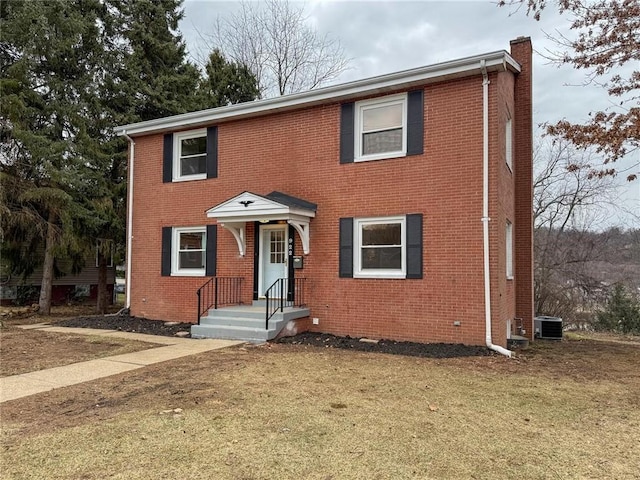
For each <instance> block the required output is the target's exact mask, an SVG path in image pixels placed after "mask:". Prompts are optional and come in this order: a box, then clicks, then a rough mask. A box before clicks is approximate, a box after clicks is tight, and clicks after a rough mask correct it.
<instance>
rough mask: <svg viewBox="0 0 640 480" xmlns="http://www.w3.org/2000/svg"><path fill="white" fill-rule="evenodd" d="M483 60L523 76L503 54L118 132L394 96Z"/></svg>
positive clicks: (460, 73)
mask: <svg viewBox="0 0 640 480" xmlns="http://www.w3.org/2000/svg"><path fill="white" fill-rule="evenodd" d="M480 60H483V61H484V62H485V66H484V68H485V69H488V70H489V71H492V72H494V71H496V72H497V71H504V70H505V69H506V70H510V71H513V72H520V70H521V68H520V64H519V63H518V62H517V61H516V60H514V59H513V57H511V55H509V53H507V52H506V51H504V50H500V51H497V52H491V53H486V54H483V55H475V56H473V57H467V58H462V59H458V60H452V61H448V62H443V63H439V64H435V65H428V66H424V67H418V68H413V69H410V70H404V71H401V72H395V73H389V74H385V75H379V76H376V77H372V78H365V79H362V80H356V81H353V82H347V83H343V84H339V85H332V86H329V87H323V88H317V89H314V90H310V91H307V92H301V93H293V94H290V95H283V96H280V97H274V98H267V99H264V100H257V101H253V102H245V103H239V104H236V105H229V106H226V107H218V108H212V109H209V110H201V111H197V112H189V113H183V114H181V115H174V116H172V117H165V118H158V119H155V120H148V121H146V122H138V123H132V124H129V125H123V126H120V127H116V128H115V129H114V130H115V132H116V133H117V134H119V135H122V136H126V135H127V134H128V135H132V136H134V137H135V136H137V135H147V134H150V133H160V132H168V131H172V130H176V129H185V128H198V127H202V126H204V125H210V124H214V123H221V122H224V121H230V120H237V119H240V118H249V117H256V116H260V115H268V114H271V113H275V112H282V111H287V110H293V109H296V108H305V107H310V106H313V105H319V104H323V103H329V102H343V101H346V100H350V99H355V98H358V97H361V96H363V95H368V94H376V93H385V92H391V91H394V90H399V89H406V88H411V87H413V86H418V85H425V84H428V83H433V82H440V81H443V80H447V79H451V78H461V77H465V76H469V75H477V74H479V73H480V69H479V68H478V62H479V61H480Z"/></svg>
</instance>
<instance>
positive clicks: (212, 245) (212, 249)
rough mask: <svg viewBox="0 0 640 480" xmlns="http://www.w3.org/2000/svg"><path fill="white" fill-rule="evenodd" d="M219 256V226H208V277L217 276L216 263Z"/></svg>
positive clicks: (206, 273)
mask: <svg viewBox="0 0 640 480" xmlns="http://www.w3.org/2000/svg"><path fill="white" fill-rule="evenodd" d="M217 255H218V226H217V225H207V263H206V272H205V275H206V276H207V277H215V276H216V261H217Z"/></svg>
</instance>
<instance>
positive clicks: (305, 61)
mask: <svg viewBox="0 0 640 480" xmlns="http://www.w3.org/2000/svg"><path fill="white" fill-rule="evenodd" d="M307 20H308V17H307V15H306V14H305V11H304V8H303V7H299V6H294V5H292V4H291V3H289V2H288V1H278V0H266V1H265V2H264V3H250V2H245V1H243V2H242V3H241V5H240V8H239V9H238V10H237V11H236V12H234V13H233V14H231V15H230V16H228V17H225V18H221V17H218V19H217V21H216V24H215V25H214V31H213V33H212V34H211V35H208V38H209V41H210V43H211V44H212V45H211V46H212V48H218V49H220V50H221V51H222V52H224V55H225V56H226V57H227V58H229V59H231V60H233V61H234V62H236V63H237V64H240V65H246V66H247V67H248V68H249V69H250V70H251V72H252V73H253V74H254V75H255V77H256V78H257V80H258V86H259V89H260V93H261V96H262V97H269V96H274V95H285V94H288V93H295V92H300V91H304V90H310V89H313V88H316V87H318V86H320V85H323V84H326V83H327V82H328V81H330V80H332V79H334V78H336V77H337V76H338V75H340V74H341V73H342V72H344V71H345V70H346V68H347V64H348V60H347V59H345V54H344V49H343V48H342V46H341V45H340V42H339V41H338V40H336V39H332V38H330V37H329V36H328V35H324V36H323V35H320V34H319V33H318V32H317V31H315V30H314V29H313V28H311V26H310V25H309V24H308V23H307Z"/></svg>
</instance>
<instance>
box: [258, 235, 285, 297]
mask: <svg viewBox="0 0 640 480" xmlns="http://www.w3.org/2000/svg"><path fill="white" fill-rule="evenodd" d="M287 231H288V228H287V225H261V226H260V261H259V262H258V265H259V267H260V272H258V278H259V282H260V283H259V285H258V290H259V291H260V296H261V297H264V296H265V292H266V290H267V289H268V288H269V287H270V286H271V285H273V283H274V282H275V281H276V280H278V279H279V278H287V273H288V268H287ZM283 293H284V294H285V295H286V284H285V285H284V292H283Z"/></svg>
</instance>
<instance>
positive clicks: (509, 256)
mask: <svg viewBox="0 0 640 480" xmlns="http://www.w3.org/2000/svg"><path fill="white" fill-rule="evenodd" d="M505 244H506V248H505V257H506V258H505V259H506V262H507V272H506V273H507V280H513V224H512V223H511V222H510V221H509V220H507V223H506V225H505Z"/></svg>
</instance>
